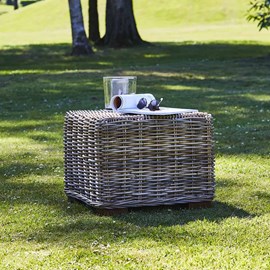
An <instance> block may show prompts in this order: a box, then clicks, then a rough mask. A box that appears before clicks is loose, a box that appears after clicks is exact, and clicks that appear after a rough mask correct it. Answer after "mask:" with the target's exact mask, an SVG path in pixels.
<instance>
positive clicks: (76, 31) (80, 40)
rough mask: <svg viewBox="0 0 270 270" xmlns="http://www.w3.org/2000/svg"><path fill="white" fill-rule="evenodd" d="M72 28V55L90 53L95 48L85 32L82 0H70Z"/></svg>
mask: <svg viewBox="0 0 270 270" xmlns="http://www.w3.org/2000/svg"><path fill="white" fill-rule="evenodd" d="M68 3H69V12H70V21H71V30H72V52H71V54H72V55H89V54H92V53H93V50H92V48H91V46H90V44H89V41H88V39H87V37H86V34H85V29H84V23H83V15H82V6H81V1H80V0H68Z"/></svg>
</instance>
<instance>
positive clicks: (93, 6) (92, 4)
mask: <svg viewBox="0 0 270 270" xmlns="http://www.w3.org/2000/svg"><path fill="white" fill-rule="evenodd" d="M88 6H89V10H88V14H89V40H90V41H93V42H98V41H99V40H100V33H99V21H98V7H97V0H89V2H88Z"/></svg>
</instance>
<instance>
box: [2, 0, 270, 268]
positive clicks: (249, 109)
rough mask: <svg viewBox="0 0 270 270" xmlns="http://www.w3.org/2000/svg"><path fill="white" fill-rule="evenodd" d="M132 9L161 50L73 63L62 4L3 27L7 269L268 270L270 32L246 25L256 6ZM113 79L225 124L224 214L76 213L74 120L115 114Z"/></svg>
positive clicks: (217, 207) (219, 207) (219, 187)
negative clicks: (69, 158) (105, 82)
mask: <svg viewBox="0 0 270 270" xmlns="http://www.w3.org/2000/svg"><path fill="white" fill-rule="evenodd" d="M134 2H135V10H136V16H137V19H138V25H139V29H140V32H141V33H143V37H145V39H147V40H152V41H159V42H156V43H155V46H151V47H143V48H135V49H121V50H112V49H106V50H101V49H98V50H96V53H95V55H94V56H91V57H87V58H83V57H77V58H75V57H71V56H69V53H70V44H69V43H67V42H69V40H70V39H71V38H70V30H69V28H70V27H69V19H68V13H67V6H66V3H64V2H63V5H62V4H60V3H59V4H57V5H56V4H55V1H52V0H46V1H41V2H39V3H37V4H34V5H30V6H28V7H25V8H21V9H20V10H19V11H10V12H9V13H8V14H4V15H1V16H0V25H1V28H0V35H1V40H0V150H1V151H0V190H1V192H0V269H239V270H242V269H244V270H245V269H258V270H261V269H267V270H268V269H270V259H269V258H270V251H269V250H270V160H269V154H270V145H269V140H270V132H269V125H270V117H269V115H270V114H269V113H270V92H269V82H270V81H269V55H270V46H269V45H270V43H269V33H268V32H262V33H258V32H257V30H256V26H255V25H252V24H247V23H246V22H245V19H244V18H243V17H242V16H241V14H242V13H243V11H244V10H245V5H246V2H245V1H237V3H236V2H235V1H234V2H232V1H220V3H221V4H222V5H214V4H215V3H216V2H217V1H210V0H205V2H203V1H197V2H198V3H197V2H196V3H194V4H193V6H192V7H193V9H194V15H200V16H197V17H192V18H191V17H189V19H188V23H187V24H185V20H186V18H187V16H191V13H189V14H188V12H187V10H188V5H187V1H176V0H171V1H170V2H168V1H166V2H165V1H162V0H159V1H158V3H159V4H156V5H154V6H153V3H150V2H151V1H143V0H138V1H134ZM202 2H203V3H202ZM102 3H103V4H104V1H103V2H102V1H100V5H102ZM140 3H141V4H140ZM142 3H143V5H142ZM169 3H170V4H169ZM232 3H233V5H232ZM85 4H86V1H84V5H85ZM150 4H151V6H150ZM52 5H53V7H52ZM174 5H176V6H174ZM182 5H183V6H182ZM232 6H234V7H235V9H233V10H232ZM206 7H209V8H208V9H206ZM222 7H223V9H222V10H223V13H222V14H221V13H220V11H221V8H222ZM0 8H1V6H0ZM37 10H39V11H38V13H37ZM48 10H49V11H50V12H48ZM161 10H163V11H164V12H161ZM178 11H181V12H182V13H181V14H182V15H183V16H182V15H181V16H180V15H179V16H178V13H179V12H178ZM207 12H211V16H210V15H209V16H207V15H206V14H207ZM48 14H51V15H48ZM61 14H63V16H60V15H61ZM146 14H147V15H146ZM155 14H158V16H156V15H155ZM214 15H215V16H214ZM102 16H103V15H102ZM168 18H169V20H168ZM181 18H182V19H181ZM196 18H197V19H196ZM48 20H49V21H50V23H49V24H48ZM8 25H9V27H10V28H8V29H7V28H6V27H7V26H8ZM221 30H222V31H221ZM169 41H171V42H169ZM172 41H174V42H172ZM42 43H43V44H42ZM44 43H46V44H44ZM109 75H137V76H138V90H137V92H139V93H145V92H151V93H153V94H154V95H155V96H156V97H158V98H160V97H163V98H164V101H163V102H164V106H171V107H188V108H198V109H199V110H200V111H206V112H209V113H211V114H213V116H214V127H215V154H216V196H215V199H214V202H213V207H212V208H210V209H198V210H178V211H177V210H168V209H167V210H165V209H164V210H160V211H154V210H153V211H136V212H132V213H129V214H125V215H121V216H118V217H100V216H96V215H94V213H93V212H92V211H91V210H89V209H88V208H86V207H84V206H83V205H79V204H71V203H69V202H68V201H67V198H66V196H65V194H64V191H63V188H64V184H63V178H64V170H63V139H62V137H63V121H64V115H65V113H66V111H68V110H78V109H80V110H81V109H100V108H103V106H104V101H103V86H102V77H103V76H109Z"/></svg>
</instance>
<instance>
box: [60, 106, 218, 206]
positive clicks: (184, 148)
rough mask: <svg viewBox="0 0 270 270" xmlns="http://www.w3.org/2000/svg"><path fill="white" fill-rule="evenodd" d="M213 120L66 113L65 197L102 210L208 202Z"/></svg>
mask: <svg viewBox="0 0 270 270" xmlns="http://www.w3.org/2000/svg"><path fill="white" fill-rule="evenodd" d="M212 131H213V127H212V117H211V115H210V114H207V113H200V112H199V113H184V114H177V115H168V116H147V115H123V114H118V113H115V112H112V111H106V110H99V111H70V112H67V114H66V117H65V127H64V147H65V193H66V195H67V196H68V197H70V198H75V199H78V200H81V201H83V202H84V203H86V204H88V205H90V206H93V207H97V208H104V209H114V208H127V207H138V206H156V205H172V204H179V203H188V202H201V201H204V202H205V201H211V200H212V199H213V196H214V187H215V182H214V154H213V141H212Z"/></svg>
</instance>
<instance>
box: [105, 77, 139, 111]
mask: <svg viewBox="0 0 270 270" xmlns="http://www.w3.org/2000/svg"><path fill="white" fill-rule="evenodd" d="M103 87H104V101H105V109H111V106H110V102H111V98H112V97H113V96H116V95H128V94H136V87H137V77H136V76H116V77H103Z"/></svg>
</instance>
